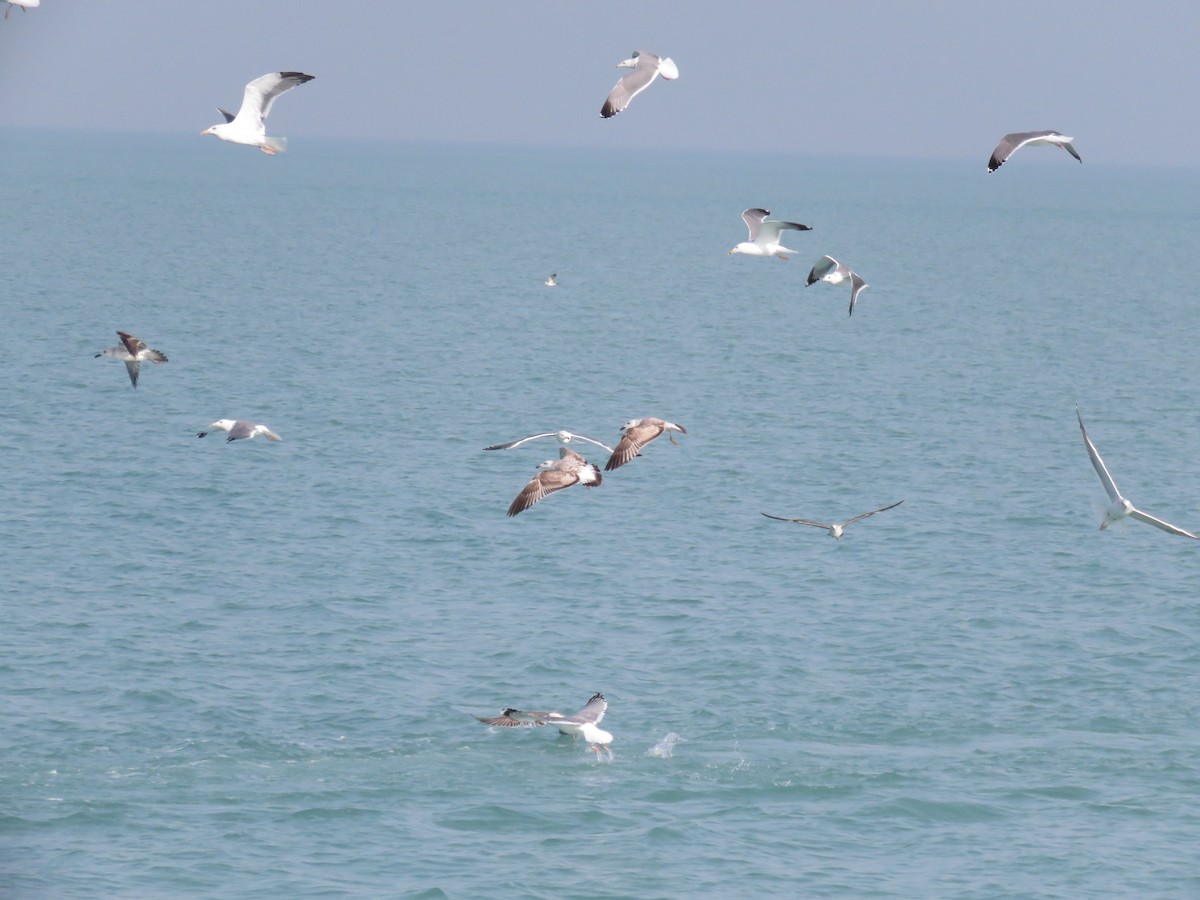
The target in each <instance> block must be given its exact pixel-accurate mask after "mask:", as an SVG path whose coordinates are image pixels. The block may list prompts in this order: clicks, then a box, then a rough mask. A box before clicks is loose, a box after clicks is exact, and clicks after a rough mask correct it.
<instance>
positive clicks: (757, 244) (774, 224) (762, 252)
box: [729, 207, 812, 259]
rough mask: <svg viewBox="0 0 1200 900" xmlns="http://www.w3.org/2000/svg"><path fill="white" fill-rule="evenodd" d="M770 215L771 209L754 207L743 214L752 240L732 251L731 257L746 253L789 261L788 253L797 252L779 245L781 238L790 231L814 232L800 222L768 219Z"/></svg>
mask: <svg viewBox="0 0 1200 900" xmlns="http://www.w3.org/2000/svg"><path fill="white" fill-rule="evenodd" d="M770 214H771V211H770V210H769V209H762V208H761V207H753V208H751V209H747V210H745V211H744V212H743V213H742V219H743V221H745V223H746V227H747V228H748V229H750V238H749V240H745V241H742V242H741V243H740V244H738V245H737V246H735V247H734V248H733V249H732V250H730V251H729V253H730V255H731V256H732V255H733V254H734V253H744V254H746V255H747V256H778V257H779V258H780V259H787V258H788V257H787V254H788V253H795V252H796V251H795V250H789V249H788V248H787V247H785V246H783V244H781V243H779V236H780V235H781V234H782V233H783V232H784V231H788V230H792V231H812V228H811V227H810V226H808V225H801V224H800V223H799V222H784V221H782V220H781V219H768V218H767V216H769V215H770Z"/></svg>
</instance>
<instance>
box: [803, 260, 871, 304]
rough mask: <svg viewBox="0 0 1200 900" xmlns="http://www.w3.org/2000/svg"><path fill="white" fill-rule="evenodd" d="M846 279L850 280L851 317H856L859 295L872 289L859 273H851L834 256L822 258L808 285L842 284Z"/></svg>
mask: <svg viewBox="0 0 1200 900" xmlns="http://www.w3.org/2000/svg"><path fill="white" fill-rule="evenodd" d="M846 279H849V280H850V315H854V304H855V303H857V302H858V295H859V294H861V293H862V292H863V289H864V288H869V287H870V285H869V284H867V283H866V282H865V281H863V280H862V278H861V277H860V276H859V274H858V273H857V272H853V271H851V270H850V269H849V268H847V267H846V266H844V265H843V264H842V263H840V262H838V261H837V260H836V259H834V258H833V257H832V256H822V257H821V259H820V260H819V261H818V262H817V264H816V265H815V266H813V267H812V271H811V272H809V273H808V282H807V284H813V283H814V282H817V281H824V282H827V283H828V284H841V283H842V282H843V281H845V280H846ZM807 284H806V286H807Z"/></svg>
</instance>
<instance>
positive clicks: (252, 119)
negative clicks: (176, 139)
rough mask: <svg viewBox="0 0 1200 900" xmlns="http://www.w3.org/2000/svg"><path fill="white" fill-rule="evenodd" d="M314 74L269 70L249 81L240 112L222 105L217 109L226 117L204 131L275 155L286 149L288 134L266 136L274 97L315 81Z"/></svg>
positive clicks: (224, 139)
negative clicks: (267, 119) (229, 111)
mask: <svg viewBox="0 0 1200 900" xmlns="http://www.w3.org/2000/svg"><path fill="white" fill-rule="evenodd" d="M314 77H315V76H313V75H305V74H304V73H303V72H268V73H267V74H266V75H262V76H260V77H258V78H255V79H254V80H253V81H251V82H250V83H249V84H247V85H246V92H245V93H244V94H243V95H242V105H241V108H240V109H238V112H237V115H236V116H235V115H233V114H232V113H227V112H226V111H225V110H223V109H221V108H220V107H218V108H217V112H219V113H220V114H221V115H223V116H224V117H225V121H224V122H222V123H221V124H219V125H213V126H212V127H211V128H206V129H204V130H203V131H202V132H200V133H201V134H213V135H216V136H217V137H219V138H220V139H221V140H223V141H229V142H230V143H233V144H245V145H246V146H248V147H257V148H258V149H259V150H261V151H262V152H263V153H266V154H269V155H271V156H274V155H275V154H276V153H279V152H280V151H282V150H286V149H287V138H285V137H267V127H266V124H265V122H266V118H267V116H268V115H269V114H270V112H271V107H272V106H273V105H274V103H275V99H276V98H277V97H278V96H279V95H280V94H285V93H287V92H288V91H290V90H291V89H292V88H294V87H295V86H296V85H298V84H304V83H305V82H306V81H312V80H313V78H314Z"/></svg>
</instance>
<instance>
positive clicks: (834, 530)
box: [763, 500, 904, 541]
mask: <svg viewBox="0 0 1200 900" xmlns="http://www.w3.org/2000/svg"><path fill="white" fill-rule="evenodd" d="M903 502H904V501H903V500H897V501H896V502H895V503H893V504H892V505H891V506H882V507H880V508H879V509H873V510H871V511H870V512H865V513H863V514H862V515H860V516H855V517H854V518H853V519H847V520H846V521H845V522H833V523H830V524H828V525H827V524H825V523H824V522H813V521H811V520H810V519H785V518H784V517H783V516H773V515H771V514H770V513H763V515H764V516H766V517H767V518H768V519H776V520H778V521H780V522H795V523H796V524H797V525H812V526H813V527H814V528H824V529H825V530H826V531H828V532H829V536H830V537H831V538H833V539H834V540H835V541H840V540H841V539H842V535H843V534H845V532H846V526H847V525H851V524H853V523H854V522H857V521H859V520H860V519H866V518H868V517H870V516H873V515H875V514H876V513H881V512H887V511H888V510H889V509H895V508H896V507H897V506H899V505H900V504H901V503H903Z"/></svg>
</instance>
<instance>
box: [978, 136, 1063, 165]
mask: <svg viewBox="0 0 1200 900" xmlns="http://www.w3.org/2000/svg"><path fill="white" fill-rule="evenodd" d="M1073 140H1075V138H1073V137H1068V136H1067V135H1065V134H1059V133H1058V132H1057V131H1014V132H1013V133H1012V134H1006V135H1005V136H1004V137H1002V138H1000V143H998V144H997V145H996V149H995V150H993V151H992V158H991V159H989V160H988V167H987V170H988V172H989V173H991V172H995V171H996V170H997V169H998V168H1000V167H1001V166H1002V165H1004V162H1005V160H1007V159H1008V158H1009V157H1010V156H1012V155H1013V154H1014V153H1016V152H1017V151H1018V150H1020V149H1021V148H1022V147H1029V146H1037V145H1039V144H1052V145H1054V146H1055V147H1062V148H1063V149H1064V150H1066V151H1067V152H1068V153H1070V154H1071V155H1072V156H1073V157H1075V158H1076V159H1078V160H1079V161H1080V162H1083V159H1082V158H1081V157H1080V156H1079V154H1078V153H1076V152H1075V148H1074V147H1073V146H1072V145H1071V141H1073Z"/></svg>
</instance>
